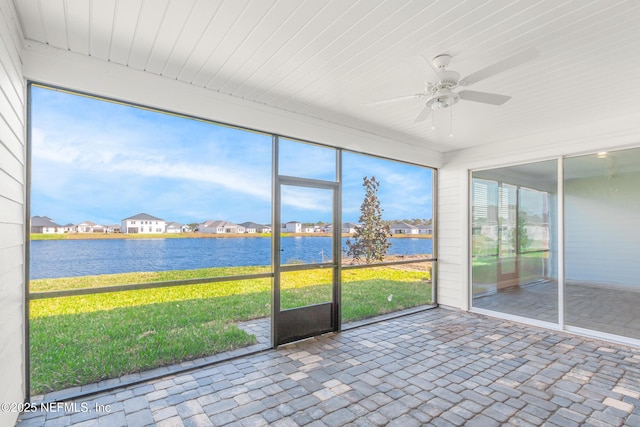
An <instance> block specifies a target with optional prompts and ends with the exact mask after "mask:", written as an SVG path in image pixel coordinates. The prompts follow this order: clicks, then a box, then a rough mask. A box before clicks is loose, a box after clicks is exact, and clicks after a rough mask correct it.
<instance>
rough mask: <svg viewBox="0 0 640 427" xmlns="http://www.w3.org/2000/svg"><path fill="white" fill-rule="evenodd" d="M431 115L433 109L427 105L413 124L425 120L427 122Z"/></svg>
mask: <svg viewBox="0 0 640 427" xmlns="http://www.w3.org/2000/svg"><path fill="white" fill-rule="evenodd" d="M429 114H431V107H429V106H428V105H425V107H424V108H423V109H422V111H420V114H418V117H416V119H415V120H414V121H413V123H420V122H424V121H425V120H427V117H429Z"/></svg>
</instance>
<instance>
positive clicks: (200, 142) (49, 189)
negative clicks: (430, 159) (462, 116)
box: [31, 86, 432, 225]
mask: <svg viewBox="0 0 640 427" xmlns="http://www.w3.org/2000/svg"><path fill="white" fill-rule="evenodd" d="M31 90H32V93H31V95H32V97H31V99H32V104H31V105H32V107H31V115H32V121H31V123H32V128H31V146H32V162H31V164H32V166H31V175H32V181H31V214H32V215H34V216H35V215H40V216H48V217H50V218H52V219H53V220H54V221H55V222H56V223H58V224H60V225H65V224H68V223H72V224H78V223H80V222H83V221H93V222H95V223H98V224H103V225H109V224H119V223H120V222H121V220H122V219H124V218H128V217H130V216H133V215H136V214H138V213H147V214H149V215H153V216H156V217H159V218H161V219H163V220H165V221H175V222H179V223H183V224H189V223H201V222H204V221H207V220H225V221H231V222H235V223H241V222H246V221H252V222H256V223H261V224H270V223H271V168H272V159H271V156H272V139H271V136H270V135H266V134H259V133H255V132H249V131H246V130H240V129H236V128H231V127H226V126H221V125H218V124H213V123H209V122H204V121H198V120H193V119H189V118H185V117H180V116H176V115H170V114H166V113H160V112H156V111H150V110H146V109H141V108H137V107H133V106H129V105H122V104H117V103H113V102H107V101H104V100H99V99H94V98H89V97H84V96H79V95H74V94H69V93H65V92H59V91H55V90H50V89H46V88H41V87H37V86H33V87H32V89H31ZM335 153H336V152H335V150H333V149H329V148H325V147H319V146H314V145H309V144H302V143H299V142H296V141H291V140H286V139H281V140H280V154H279V162H278V163H279V167H280V174H281V175H288V176H296V177H303V178H314V179H323V180H330V181H332V180H335V178H336V177H335V170H336V168H335V161H336V160H335V157H336V154H335ZM342 170H343V177H342V182H343V184H342V185H343V202H342V205H343V210H342V213H343V218H342V221H343V222H357V220H358V217H359V214H360V205H361V203H362V200H363V197H364V188H363V187H362V178H363V177H364V176H372V175H374V176H375V177H376V179H377V180H379V181H381V183H382V184H381V187H380V190H379V193H378V195H379V197H380V201H381V206H382V208H383V210H384V212H383V218H384V219H389V220H391V219H404V218H408V219H410V218H425V219H428V218H431V215H432V213H431V212H432V207H431V206H432V198H431V196H432V194H431V185H432V184H431V182H432V171H431V170H430V169H428V168H423V167H418V166H413V165H407V164H403V163H400V162H394V161H389V160H384V159H380V158H376V157H372V156H364V155H360V154H354V153H349V152H344V153H343V165H342ZM331 208H332V203H331V192H330V191H329V190H318V189H308V188H300V187H291V186H283V188H282V220H283V221H284V222H288V221H299V222H313V223H315V222H317V221H323V222H331Z"/></svg>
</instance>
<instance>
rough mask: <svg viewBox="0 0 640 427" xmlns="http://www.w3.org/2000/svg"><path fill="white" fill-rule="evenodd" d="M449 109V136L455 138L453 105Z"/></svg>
mask: <svg viewBox="0 0 640 427" xmlns="http://www.w3.org/2000/svg"><path fill="white" fill-rule="evenodd" d="M449 109H450V110H451V111H449V137H450V138H453V105H452V106H451V107H449Z"/></svg>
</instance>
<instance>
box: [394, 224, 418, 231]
mask: <svg viewBox="0 0 640 427" xmlns="http://www.w3.org/2000/svg"><path fill="white" fill-rule="evenodd" d="M389 227H390V228H396V229H397V228H404V229H409V230H413V229H414V228H418V227H416V226H414V225H411V224H407V223H406V222H396V223H394V224H391V225H390V226H389Z"/></svg>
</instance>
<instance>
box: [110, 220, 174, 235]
mask: <svg viewBox="0 0 640 427" xmlns="http://www.w3.org/2000/svg"><path fill="white" fill-rule="evenodd" d="M130 228H135V229H137V230H138V231H137V232H136V233H141V234H143V233H144V234H164V233H165V231H166V229H167V224H166V221H155V220H143V219H128V220H125V221H122V223H121V226H120V230H121V232H122V233H129V229H130Z"/></svg>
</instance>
